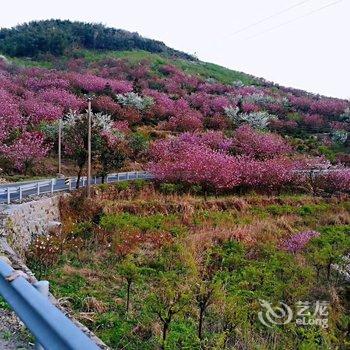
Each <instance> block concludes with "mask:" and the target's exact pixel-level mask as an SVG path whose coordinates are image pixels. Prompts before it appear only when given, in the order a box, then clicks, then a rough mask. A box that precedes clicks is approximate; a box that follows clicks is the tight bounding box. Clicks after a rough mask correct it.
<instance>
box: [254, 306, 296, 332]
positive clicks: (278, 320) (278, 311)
mask: <svg viewBox="0 0 350 350" xmlns="http://www.w3.org/2000/svg"><path fill="white" fill-rule="evenodd" d="M260 305H261V307H263V308H264V311H260V312H259V313H258V317H259V320H260V322H261V323H262V324H263V325H264V326H266V327H269V328H272V326H273V325H281V324H287V323H290V322H291V321H292V319H293V311H292V309H291V308H290V307H289V306H288V305H287V304H285V303H283V302H281V301H280V306H275V307H273V306H272V305H271V303H269V302H268V301H266V300H260Z"/></svg>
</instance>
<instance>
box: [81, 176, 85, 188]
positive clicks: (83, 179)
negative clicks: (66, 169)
mask: <svg viewBox="0 0 350 350" xmlns="http://www.w3.org/2000/svg"><path fill="white" fill-rule="evenodd" d="M82 181H83V187H85V178H84V177H83V178H82Z"/></svg>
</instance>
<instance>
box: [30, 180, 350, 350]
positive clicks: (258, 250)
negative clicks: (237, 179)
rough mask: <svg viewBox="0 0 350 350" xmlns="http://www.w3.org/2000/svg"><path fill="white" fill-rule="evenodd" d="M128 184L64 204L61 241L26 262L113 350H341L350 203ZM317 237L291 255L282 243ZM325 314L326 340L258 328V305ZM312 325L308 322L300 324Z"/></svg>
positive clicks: (46, 241) (316, 334)
mask: <svg viewBox="0 0 350 350" xmlns="http://www.w3.org/2000/svg"><path fill="white" fill-rule="evenodd" d="M164 189H166V188H163V189H160V190H158V189H155V188H154V187H153V185H147V184H145V183H144V182H142V181H137V182H135V183H133V184H132V185H129V184H127V183H120V184H118V185H115V186H114V185H109V186H106V185H102V186H100V187H99V188H98V189H97V190H96V194H95V196H94V198H93V199H92V202H87V201H86V200H84V199H83V198H82V197H79V196H76V197H73V198H71V199H69V200H68V199H67V200H66V201H64V202H62V205H61V210H62V215H63V221H64V229H63V233H62V235H60V236H52V237H50V238H42V239H39V240H38V241H36V242H34V243H33V245H32V247H31V251H30V253H29V255H28V262H29V264H30V266H31V268H32V269H33V270H34V271H35V272H36V274H37V277H39V278H45V279H48V280H49V281H50V283H51V287H52V292H53V293H54V295H55V296H56V297H57V298H59V299H60V300H61V303H62V304H63V305H65V306H66V307H67V308H68V309H69V310H70V311H71V312H72V314H73V315H74V316H75V317H76V318H77V319H79V320H80V321H81V322H83V323H84V324H85V325H87V326H88V327H89V328H90V329H91V330H93V331H94V332H96V334H97V335H98V336H99V337H101V339H102V340H103V341H105V342H106V343H107V344H108V345H109V346H111V348H113V349H141V348H142V349H158V348H164V349H200V348H205V349H310V350H311V349H345V348H346V346H347V345H346V344H349V343H348V342H349V339H347V336H348V335H347V327H348V325H349V316H348V314H347V312H346V309H347V307H348V306H349V304H348V303H349V300H348V299H347V297H346V295H348V293H349V287H348V286H346V284H345V283H344V281H343V278H342V276H341V275H340V274H339V273H337V272H336V271H334V270H333V269H331V270H330V271H329V270H328V268H329V264H330V262H332V263H337V264H341V263H342V259H341V257H342V256H343V254H344V253H345V252H348V251H349V249H350V241H349V232H350V210H349V209H350V202H349V200H348V199H347V198H332V199H327V200H325V199H323V198H319V197H312V196H307V195H281V196H260V195H254V194H251V195H245V196H226V197H224V196H222V197H214V196H213V197H207V198H204V197H201V196H194V195H191V194H166V193H164ZM310 230H312V231H317V232H318V233H319V237H316V238H314V239H312V240H311V241H310V242H309V243H308V244H307V245H306V246H305V247H303V248H302V249H300V250H298V251H288V250H286V249H284V248H282V246H283V242H285V241H286V240H288V239H290V237H293V235H295V234H298V233H299V232H308V231H310ZM261 299H264V300H267V301H269V302H271V303H278V302H279V301H284V302H285V303H287V304H288V305H291V306H293V305H295V303H296V302H297V301H300V300H304V301H310V302H312V303H314V302H316V301H317V300H326V301H328V302H329V303H330V306H329V316H328V322H329V327H328V328H322V327H318V326H303V327H302V326H297V325H296V324H295V323H292V322H291V323H289V324H286V325H274V326H273V328H271V329H270V328H267V327H265V326H263V325H262V324H261V323H260V322H259V320H258V317H257V314H258V312H259V310H260V309H261V306H260V304H259V300H261ZM309 317H310V318H312V316H309Z"/></svg>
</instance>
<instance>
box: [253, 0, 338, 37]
mask: <svg viewBox="0 0 350 350" xmlns="http://www.w3.org/2000/svg"><path fill="white" fill-rule="evenodd" d="M342 1H343V0H337V1H333V2H331V3H329V4H326V5H324V6H322V7H319V8H317V9H315V10H312V11H309V12H307V13H306V14H305V15H302V16H299V17H297V18H294V19H292V20H290V21H287V22H284V23H281V24H279V25H277V26H275V27H272V28H269V29H267V30H265V31H263V32H261V33H258V34H256V35H253V36H250V37H248V38H247V39H248V40H249V39H254V38H256V37H258V36H260V35H263V34H265V33H268V32H271V31H273V30H275V29H278V28H281V27H284V26H286V25H288V24H290V23H294V22H296V21H298V20H300V19H302V18H305V17H308V16H311V15H313V14H314V13H316V12H319V11H322V10H324V9H326V8H328V7H331V6H334V5H336V4H338V3H340V2H342Z"/></svg>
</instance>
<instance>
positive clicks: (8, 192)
mask: <svg viewBox="0 0 350 350" xmlns="http://www.w3.org/2000/svg"><path fill="white" fill-rule="evenodd" d="M10 203H11V192H10V187H7V204H10Z"/></svg>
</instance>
